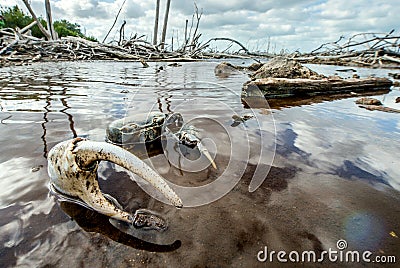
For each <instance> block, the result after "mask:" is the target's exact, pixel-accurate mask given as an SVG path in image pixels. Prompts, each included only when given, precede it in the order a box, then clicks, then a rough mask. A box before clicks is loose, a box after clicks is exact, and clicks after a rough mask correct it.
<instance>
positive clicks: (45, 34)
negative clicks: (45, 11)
mask: <svg viewBox="0 0 400 268" xmlns="http://www.w3.org/2000/svg"><path fill="white" fill-rule="evenodd" d="M22 1H23V2H24V4H25V6H26V8H27V9H28V11H29V13H31V16H32V18H33V19H34V20H35V21H36V22H37V26H38V27H39V29H40V31H41V32H42V33H43V35H44V36H45V37H46V39H47V40H52V38H51V35H50V34H49V32H47V31H46V29H45V28H44V27H43V25H42V24H41V23H40V21H39V19H38V17H37V16H36V14H35V12H33V9H32V7H31V5H30V4H29V3H28V0H22Z"/></svg>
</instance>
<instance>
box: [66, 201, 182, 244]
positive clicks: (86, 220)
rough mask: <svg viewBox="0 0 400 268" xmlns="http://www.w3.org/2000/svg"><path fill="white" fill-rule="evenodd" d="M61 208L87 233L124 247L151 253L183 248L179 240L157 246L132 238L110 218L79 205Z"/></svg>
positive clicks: (69, 203) (67, 204)
mask: <svg viewBox="0 0 400 268" xmlns="http://www.w3.org/2000/svg"><path fill="white" fill-rule="evenodd" d="M60 206H61V209H62V210H63V211H64V212H65V213H67V214H68V215H69V216H70V217H71V219H72V220H74V221H76V223H77V224H78V225H79V226H80V227H81V228H83V229H84V230H85V231H86V232H96V233H99V234H102V235H105V236H107V237H108V238H110V239H112V240H114V241H116V242H118V243H121V244H123V245H126V246H129V247H132V248H135V249H140V250H146V251H150V252H170V251H174V250H177V249H178V248H180V247H181V241H179V240H177V241H175V242H174V243H172V244H171V245H157V244H153V243H150V242H146V241H143V240H141V239H138V238H136V237H133V236H130V235H128V234H126V233H124V232H122V231H120V230H119V229H117V228H116V227H114V226H113V225H112V224H110V218H109V217H107V216H104V215H102V214H99V213H97V212H95V211H93V210H90V209H87V208H85V207H83V206H80V205H78V204H75V203H71V202H60Z"/></svg>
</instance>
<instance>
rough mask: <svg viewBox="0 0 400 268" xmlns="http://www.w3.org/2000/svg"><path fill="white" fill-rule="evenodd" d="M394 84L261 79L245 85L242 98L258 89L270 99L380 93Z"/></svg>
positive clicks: (373, 80) (363, 80) (386, 81)
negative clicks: (379, 91)
mask: <svg viewBox="0 0 400 268" xmlns="http://www.w3.org/2000/svg"><path fill="white" fill-rule="evenodd" d="M392 84H393V82H392V81H391V80H390V79H387V78H376V77H369V78H361V79H360V78H349V79H337V78H324V79H303V78H296V79H288V78H261V79H255V80H253V81H249V82H247V83H245V84H244V86H243V91H242V97H251V96H252V95H254V94H257V90H256V89H259V90H260V91H261V93H262V94H263V95H264V96H265V98H267V99H268V98H285V97H294V96H316V95H327V94H341V93H352V92H354V93H358V92H369V91H378V90H384V89H389V88H390V87H391V86H392ZM255 92H256V93H255ZM258 94H259V93H258Z"/></svg>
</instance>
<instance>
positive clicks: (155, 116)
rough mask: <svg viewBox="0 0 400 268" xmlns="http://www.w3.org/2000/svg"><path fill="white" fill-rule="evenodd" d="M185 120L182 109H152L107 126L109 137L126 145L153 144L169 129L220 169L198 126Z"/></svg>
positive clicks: (112, 141)
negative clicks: (199, 132) (199, 133)
mask: <svg viewBox="0 0 400 268" xmlns="http://www.w3.org/2000/svg"><path fill="white" fill-rule="evenodd" d="M183 122H184V121H183V117H182V115H181V114H180V113H168V114H165V113H161V112H151V113H148V114H137V115H134V116H130V117H126V118H122V119H118V120H115V121H113V122H112V123H111V124H110V125H109V126H108V128H107V130H106V135H107V141H108V142H111V143H113V144H116V145H124V146H126V145H130V144H143V143H146V144H151V143H155V142H157V141H159V140H160V139H162V137H163V135H164V134H167V133H169V134H172V136H173V137H174V138H175V139H176V141H177V142H179V143H180V144H182V145H183V146H186V147H188V148H191V149H195V148H196V149H197V150H199V152H200V153H202V154H204V156H205V157H207V159H208V160H209V161H210V163H211V165H212V166H213V167H214V168H215V169H217V166H216V164H215V162H214V160H213V158H212V157H211V155H210V153H209V152H208V150H207V148H206V147H205V146H204V145H203V144H202V142H201V139H200V138H199V135H198V130H197V129H196V128H195V127H194V126H193V125H190V124H184V123H183ZM157 146H161V145H157Z"/></svg>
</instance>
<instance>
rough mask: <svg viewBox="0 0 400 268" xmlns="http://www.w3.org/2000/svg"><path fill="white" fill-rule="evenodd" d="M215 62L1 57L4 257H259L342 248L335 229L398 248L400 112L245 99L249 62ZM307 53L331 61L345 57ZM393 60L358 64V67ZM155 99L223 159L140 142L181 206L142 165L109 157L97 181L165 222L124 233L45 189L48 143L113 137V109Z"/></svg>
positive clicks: (38, 260) (351, 242) (198, 260)
mask: <svg viewBox="0 0 400 268" xmlns="http://www.w3.org/2000/svg"><path fill="white" fill-rule="evenodd" d="M236 63H237V64H241V63H242V61H237V62H236ZM215 65H216V63H212V62H202V63H182V65H181V66H179V67H172V66H168V64H167V63H151V64H150V68H146V69H144V68H142V67H141V65H140V64H138V63H131V62H65V63H37V64H33V65H30V66H21V67H9V68H2V69H0V105H1V106H0V109H1V110H0V120H1V125H0V147H1V152H2V153H1V154H0V188H1V191H0V242H1V245H2V247H1V248H0V267H9V266H27V267H41V266H45V265H50V266H63V265H64V266H66V265H68V266H69V267H74V266H88V267H106V266H115V267H132V266H133V267H141V266H143V265H144V264H146V265H149V266H153V267H160V266H167V265H168V266H199V267H204V266H209V267H221V266H257V265H260V266H263V265H265V263H260V262H259V261H258V260H257V253H258V252H259V251H260V250H262V249H264V247H265V246H267V247H268V249H269V250H276V251H279V250H285V251H286V252H290V251H292V250H296V251H299V252H301V251H304V250H314V251H316V252H317V253H320V252H322V251H323V250H328V249H329V248H332V249H334V250H337V247H336V242H337V241H338V240H339V239H345V240H346V241H347V243H348V249H350V250H359V251H363V250H369V251H371V252H372V253H373V256H376V255H396V254H397V255H398V252H400V238H398V236H400V206H399V205H400V195H399V191H400V171H399V169H398V164H399V159H400V144H399V143H398V142H397V141H398V140H399V139H400V116H399V114H389V113H384V112H378V111H368V110H365V109H361V108H359V107H357V105H355V104H354V101H355V99H356V97H354V98H347V99H340V100H334V101H330V102H320V103H312V104H309V105H303V106H294V107H284V108H279V107H274V109H272V110H270V109H268V107H267V106H265V107H262V108H254V109H252V110H251V109H247V108H245V105H244V104H243V103H242V101H241V99H240V91H241V86H242V84H243V83H244V82H245V81H246V80H247V76H246V74H243V73H234V74H232V75H230V76H228V77H224V78H219V77H216V76H215V75H214V72H213V69H214V66H215ZM160 67H163V68H162V70H160ZM310 67H311V68H313V69H314V70H316V71H321V72H323V73H324V74H329V75H331V74H335V73H336V72H337V71H336V70H337V69H343V68H341V67H335V66H316V65H310ZM388 72H391V71H390V70H373V69H361V68H357V73H358V74H359V75H360V76H362V77H363V76H368V75H370V74H374V75H377V76H387V74H388ZM392 72H393V71H392ZM338 74H339V75H342V76H349V75H351V74H352V73H348V72H346V73H343V72H338ZM398 96H400V92H399V88H396V87H393V88H392V91H391V92H389V93H387V94H383V95H377V96H375V97H376V98H378V99H380V100H381V101H382V102H383V103H384V105H386V106H389V107H392V108H397V109H400V103H399V104H396V103H395V101H394V100H395V98H396V97H398ZM285 106H291V104H290V103H286V105H285ZM149 111H162V112H166V113H167V112H180V113H182V115H183V117H184V119H185V122H190V123H191V124H193V125H195V126H196V127H197V128H198V129H199V132H200V136H201V137H202V138H203V140H204V144H205V145H206V147H207V149H208V150H209V151H210V154H211V155H212V156H214V157H215V161H216V164H217V166H218V169H217V170H215V169H213V168H212V167H211V166H210V165H209V163H208V162H207V161H206V159H205V158H204V157H202V156H201V155H200V156H199V155H196V154H195V153H193V152H186V153H187V156H188V158H187V159H185V158H182V157H179V155H178V154H177V152H176V148H173V147H171V146H169V147H168V145H167V146H165V148H164V149H165V152H166V153H165V154H160V153H159V152H158V153H154V154H152V155H151V156H150V157H149V156H146V155H140V157H141V158H143V159H144V160H145V161H146V162H147V163H148V164H150V165H152V166H153V167H154V168H155V169H156V170H157V172H158V173H160V174H161V175H162V176H164V177H165V178H167V179H168V180H169V181H170V182H172V183H174V184H175V186H174V188H175V190H176V191H177V192H178V194H179V195H180V196H181V197H182V199H183V201H184V205H185V206H186V208H183V209H180V210H177V209H175V208H174V207H172V206H169V205H165V204H164V203H163V202H160V201H157V200H156V199H154V198H152V197H150V195H149V194H151V195H152V196H155V195H156V194H155V193H154V192H153V191H152V189H151V188H149V187H147V186H146V185H145V184H143V183H142V182H141V180H140V179H139V178H136V177H135V180H137V183H136V182H135V181H133V180H131V178H130V175H129V174H128V173H127V172H126V171H125V170H123V169H121V168H118V167H115V166H114V165H111V164H107V163H103V164H102V165H101V167H100V170H99V175H100V186H101V188H102V190H103V191H104V192H107V193H109V194H111V195H112V196H114V197H115V198H117V199H118V201H119V202H120V203H121V205H122V206H123V207H124V208H125V209H126V210H131V211H133V210H135V209H137V208H146V209H150V210H152V211H154V212H157V213H158V214H160V215H162V216H163V217H164V218H165V219H166V220H167V221H168V224H169V229H168V230H167V231H166V232H165V233H161V234H155V235H153V234H150V235H148V234H146V233H145V232H136V233H135V232H133V233H132V232H128V234H127V233H124V231H126V230H124V228H123V227H121V226H118V223H115V222H111V223H110V221H109V219H108V218H107V217H104V216H102V215H99V214H97V213H95V212H93V211H91V210H88V209H86V208H84V207H81V206H79V205H77V204H74V203H69V202H63V201H60V200H58V199H57V198H56V197H55V196H54V195H52V194H51V193H50V192H49V187H48V181H49V177H48V175H47V160H46V157H47V153H48V151H49V150H50V149H51V148H52V147H53V146H54V145H55V144H57V143H58V142H60V141H63V140H67V139H70V138H73V137H77V136H80V137H85V138H89V139H91V140H96V141H104V140H105V129H106V127H107V125H108V124H109V123H111V122H112V121H113V120H115V119H119V118H123V117H124V116H126V115H132V114H137V113H147V112H149ZM245 113H252V114H253V115H255V116H256V117H255V118H253V119H250V120H248V121H246V122H244V123H240V124H239V125H238V126H235V125H234V121H233V119H232V115H234V114H239V115H243V114H245ZM260 152H263V153H262V156H261V157H260ZM135 153H137V154H139V152H135ZM189 156H190V157H189ZM193 161H194V162H193ZM257 168H258V171H255V170H256V169H257ZM255 172H256V174H257V172H259V173H258V174H261V177H262V179H263V180H261V181H258V182H260V183H261V182H262V184H261V185H260V187H259V188H258V189H256V190H255V191H254V192H249V185H250V184H252V183H253V184H252V185H253V187H254V185H256V186H257V183H256V181H255V180H254V177H253V174H254V173H255ZM264 179H265V180H264ZM138 183H139V185H140V186H141V187H143V188H144V189H145V190H146V191H147V192H148V193H149V194H147V193H146V192H145V191H144V190H142V188H141V187H139V186H138ZM155 197H157V198H158V196H155ZM57 200H58V201H57ZM391 232H393V233H391ZM399 258H400V255H398V256H397V259H399ZM268 264H269V265H273V266H274V265H275V266H279V265H280V263H279V262H278V261H277V260H274V262H272V263H268ZM324 264H325V265H331V266H332V265H333V266H335V265H338V266H339V265H340V263H339V264H338V263H336V264H332V263H330V262H328V261H325V262H324ZM342 265H343V263H342ZM360 265H361V264H360Z"/></svg>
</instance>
